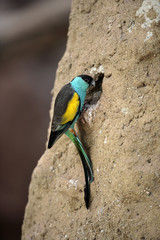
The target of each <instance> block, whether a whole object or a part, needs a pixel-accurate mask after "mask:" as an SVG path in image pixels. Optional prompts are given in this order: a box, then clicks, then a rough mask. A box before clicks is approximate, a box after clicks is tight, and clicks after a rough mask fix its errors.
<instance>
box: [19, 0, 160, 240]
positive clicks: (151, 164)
mask: <svg viewBox="0 0 160 240" xmlns="http://www.w3.org/2000/svg"><path fill="white" fill-rule="evenodd" d="M159 21H160V3H159V1H158V0H144V1H142V0H137V1H127V0H120V1H118V0H117V1H115V0H114V1H113V0H108V1H104V0H88V1H85V0H81V1H80V0H73V3H72V9H71V15H70V26H69V32H68V42H67V48H66V52H65V54H64V56H63V58H62V60H61V61H60V63H59V66H58V70H57V75H56V83H55V87H54V96H53V101H52V108H53V104H54V100H55V96H56V94H57V93H58V91H59V90H60V88H61V87H62V86H63V85H64V84H66V83H68V82H69V81H70V80H72V79H73V77H75V76H76V75H79V74H83V73H86V74H90V75H92V76H98V74H100V73H104V78H103V83H102V94H101V97H100V99H99V101H98V102H97V101H96V100H95V101H93V104H92V105H90V108H89V109H88V110H87V111H85V112H84V114H83V115H82V117H81V119H80V120H79V122H78V124H77V125H78V127H79V135H80V136H81V138H82V140H83V142H84V145H85V147H86V149H87V151H88V153H89V154H90V156H91V159H92V163H93V169H94V177H95V180H94V182H93V183H92V184H91V207H90V209H89V210H87V209H86V208H85V203H84V192H83V189H84V174H83V168H82V164H81V161H80V158H79V155H78V153H77V152H76V149H75V147H74V146H73V144H72V142H71V141H70V140H69V139H68V138H67V137H66V136H63V137H62V138H61V139H60V140H59V141H58V142H57V143H56V144H55V145H54V146H53V147H52V149H51V150H46V151H45V153H44V155H43V156H42V157H41V159H40V160H39V162H38V165H37V167H36V168H35V170H34V172H33V175H32V180H31V184H30V188H29V199H28V204H27V206H26V210H25V216H24V222H23V228H22V239H23V240H30V239H32V240H33V239H35V240H41V239H45V240H52V239H55V240H59V239H74V240H75V239H77V240H81V239H87V240H88V239H91V240H92V239H96V240H106V239H107V240H113V239H118V240H119V239H120V240H121V239H122V240H159V239H160V192H159V189H160V79H159V78H160V77H159V76H160V32H159V24H160V23H159ZM96 94H100V92H98V93H95V94H93V98H95V99H96V97H95V96H96ZM93 100H94V99H93ZM52 108H51V109H52ZM52 111H53V110H51V116H52Z"/></svg>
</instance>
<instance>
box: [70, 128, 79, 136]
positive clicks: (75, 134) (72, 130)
mask: <svg viewBox="0 0 160 240" xmlns="http://www.w3.org/2000/svg"><path fill="white" fill-rule="evenodd" d="M69 131H70V132H71V133H73V134H74V136H75V137H78V136H77V133H76V131H75V130H74V129H73V128H70V129H69Z"/></svg>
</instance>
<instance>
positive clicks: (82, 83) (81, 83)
mask: <svg viewBox="0 0 160 240" xmlns="http://www.w3.org/2000/svg"><path fill="white" fill-rule="evenodd" d="M71 83H72V85H73V86H74V87H76V88H79V89H81V90H83V91H87V89H88V88H89V87H90V86H91V85H93V86H95V81H94V79H93V78H92V77H91V76H89V75H79V76H77V77H75V78H74V79H73V80H72V82H71Z"/></svg>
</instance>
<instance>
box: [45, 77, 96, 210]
mask: <svg viewBox="0 0 160 240" xmlns="http://www.w3.org/2000/svg"><path fill="white" fill-rule="evenodd" d="M91 85H93V86H95V81H94V79H93V78H92V77H91V76H89V75H79V76H77V77H75V78H74V79H73V80H72V81H71V82H69V83H67V84H66V85H64V86H63V87H62V89H61V90H60V91H59V93H58V94H57V97H56V99H55V103H54V111H53V118H52V123H51V131H50V137H49V141H48V148H49V149H50V148H51V147H52V146H53V145H54V144H55V142H56V141H57V140H58V139H59V138H60V137H61V136H62V135H63V134H65V135H66V136H67V137H69V138H70V140H71V141H72V142H73V143H74V145H75V146H76V148H77V150H78V153H79V155H80V159H81V161H82V165H83V169H84V176H85V187H84V200H85V205H86V208H87V209H88V208H89V205H90V183H91V182H93V180H94V176H93V169H92V162H91V160H90V158H89V157H88V156H87V154H86V152H85V150H84V147H83V145H82V143H81V141H80V139H79V137H78V135H77V133H76V131H75V130H74V126H75V123H76V122H77V120H78V118H79V117H80V115H81V113H82V111H83V108H84V103H85V97H86V94H87V90H88V88H89V87H90V86H91Z"/></svg>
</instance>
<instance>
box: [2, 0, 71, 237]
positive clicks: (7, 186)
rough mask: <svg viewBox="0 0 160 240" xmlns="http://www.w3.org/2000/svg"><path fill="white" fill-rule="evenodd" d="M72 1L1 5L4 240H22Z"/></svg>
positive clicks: (12, 0) (24, 0)
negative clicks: (26, 207) (22, 227)
mask: <svg viewBox="0 0 160 240" xmlns="http://www.w3.org/2000/svg"><path fill="white" fill-rule="evenodd" d="M70 6H71V0H0V227H1V229H0V239H1V240H9V239H12V240H18V239H21V226H22V221H23V216H24V210H25V206H26V203H27V196H28V187H29V183H30V180H31V174H32V171H33V169H34V167H35V166H36V164H37V161H38V159H39V158H40V157H41V155H42V154H43V152H44V150H45V144H46V141H47V129H48V126H49V109H50V104H51V89H52V88H53V84H54V79H55V72H56V69H57V64H58V62H59V60H60V59H61V57H62V56H63V53H64V51H65V46H66V41H67V30H68V19H69V13H70Z"/></svg>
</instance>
